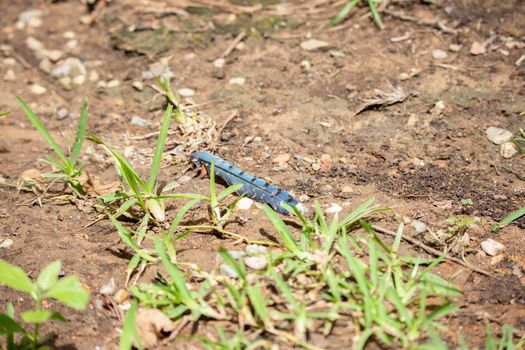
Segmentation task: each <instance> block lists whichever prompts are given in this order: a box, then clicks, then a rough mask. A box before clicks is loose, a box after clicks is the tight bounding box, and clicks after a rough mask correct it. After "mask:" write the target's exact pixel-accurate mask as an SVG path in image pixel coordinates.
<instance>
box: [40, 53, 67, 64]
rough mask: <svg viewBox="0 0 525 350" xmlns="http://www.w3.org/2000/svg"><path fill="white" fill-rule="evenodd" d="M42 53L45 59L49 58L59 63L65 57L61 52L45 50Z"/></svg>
mask: <svg viewBox="0 0 525 350" xmlns="http://www.w3.org/2000/svg"><path fill="white" fill-rule="evenodd" d="M42 53H43V55H44V57H45V58H48V59H49V60H51V61H52V62H57V61H58V60H60V59H61V58H62V57H64V52H63V51H60V50H44V51H42Z"/></svg>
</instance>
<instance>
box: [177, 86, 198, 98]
mask: <svg viewBox="0 0 525 350" xmlns="http://www.w3.org/2000/svg"><path fill="white" fill-rule="evenodd" d="M177 93H178V94H179V95H181V96H182V97H192V96H193V95H195V90H193V89H189V88H182V89H179V90H178V91H177Z"/></svg>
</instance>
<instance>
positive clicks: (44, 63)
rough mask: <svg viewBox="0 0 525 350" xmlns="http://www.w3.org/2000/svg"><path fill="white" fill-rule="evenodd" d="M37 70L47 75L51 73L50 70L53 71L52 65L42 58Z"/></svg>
mask: <svg viewBox="0 0 525 350" xmlns="http://www.w3.org/2000/svg"><path fill="white" fill-rule="evenodd" d="M38 68H40V69H41V70H42V71H44V72H46V73H47V74H49V73H51V70H52V69H53V65H52V63H51V61H50V60H49V59H47V58H44V59H42V60H41V61H40V63H39V64H38Z"/></svg>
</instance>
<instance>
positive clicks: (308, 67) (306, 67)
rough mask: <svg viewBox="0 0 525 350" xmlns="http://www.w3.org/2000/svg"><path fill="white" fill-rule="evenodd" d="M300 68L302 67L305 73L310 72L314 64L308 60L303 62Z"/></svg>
mask: <svg viewBox="0 0 525 350" xmlns="http://www.w3.org/2000/svg"><path fill="white" fill-rule="evenodd" d="M299 66H301V69H302V70H303V71H304V72H308V71H309V70H311V69H312V64H311V63H310V61H308V60H302V61H301V63H299Z"/></svg>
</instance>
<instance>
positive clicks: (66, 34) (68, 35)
mask: <svg viewBox="0 0 525 350" xmlns="http://www.w3.org/2000/svg"><path fill="white" fill-rule="evenodd" d="M75 36H76V35H75V32H72V31H70V30H68V31H67V32H64V34H62V37H64V38H65V39H74V38H75Z"/></svg>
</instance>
